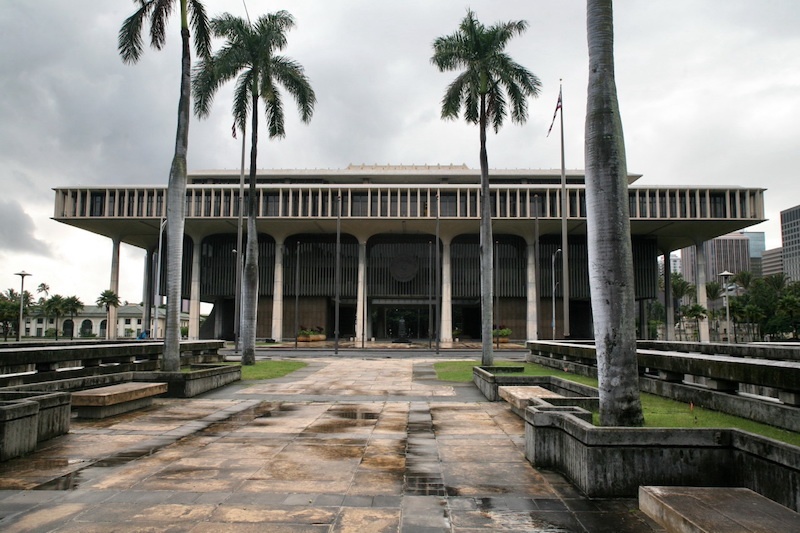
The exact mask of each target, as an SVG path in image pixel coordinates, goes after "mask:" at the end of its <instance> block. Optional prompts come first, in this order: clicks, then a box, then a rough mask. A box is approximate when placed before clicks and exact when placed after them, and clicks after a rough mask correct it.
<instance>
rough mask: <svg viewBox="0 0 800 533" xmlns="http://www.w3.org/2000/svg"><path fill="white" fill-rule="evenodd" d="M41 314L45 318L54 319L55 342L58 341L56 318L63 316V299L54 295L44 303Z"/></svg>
mask: <svg viewBox="0 0 800 533" xmlns="http://www.w3.org/2000/svg"><path fill="white" fill-rule="evenodd" d="M42 312H43V314H44V316H45V318H50V317H54V318H55V319H56V340H58V317H60V316H62V315H63V314H64V297H63V296H61V295H60V294H54V295H53V296H51V297H50V298H48V299H47V300H45V301H44V304H43V305H42Z"/></svg>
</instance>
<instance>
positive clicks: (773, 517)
mask: <svg viewBox="0 0 800 533" xmlns="http://www.w3.org/2000/svg"><path fill="white" fill-rule="evenodd" d="M639 509H641V510H642V511H643V512H644V513H645V514H646V515H648V516H649V517H650V518H652V519H653V520H655V521H656V522H657V523H659V524H660V525H661V526H662V527H664V529H666V530H667V531H668V532H669V533H777V532H784V531H785V532H798V531H800V514H798V513H796V512H794V511H792V510H791V509H788V508H787V507H784V506H782V505H780V504H778V503H775V502H774V501H772V500H770V499H768V498H765V497H764V496H761V495H760V494H758V493H756V492H753V491H752V490H750V489H745V488H741V487H639Z"/></svg>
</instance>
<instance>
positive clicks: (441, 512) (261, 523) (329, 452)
mask: <svg viewBox="0 0 800 533" xmlns="http://www.w3.org/2000/svg"><path fill="white" fill-rule="evenodd" d="M308 362H309V366H308V367H306V368H305V369H302V370H300V371H298V372H295V373H294V374H292V375H290V376H287V377H286V378H282V379H279V380H271V381H260V382H240V383H236V384H234V385H231V386H228V387H226V388H225V389H223V390H218V391H214V392H212V393H210V394H207V395H205V396H203V397H201V398H195V399H188V400H179V399H161V400H157V401H156V404H155V405H154V406H153V407H151V408H148V409H144V410H140V411H137V412H134V413H128V414H125V415H121V416H117V417H114V418H111V419H106V420H101V421H89V420H86V421H84V420H73V425H72V430H71V431H70V433H69V434H68V435H65V436H62V437H58V438H56V439H53V440H51V441H48V442H46V443H43V444H42V446H41V447H40V449H38V450H37V451H36V453H34V454H32V455H30V456H28V457H24V458H20V459H15V460H12V461H8V462H5V463H2V464H0V530H2V531H5V532H16V531H25V532H38V531H63V532H69V531H81V532H84V533H90V532H94V531H98V532H99V531H103V532H106V531H120V532H133V531H136V532H145V531H175V532H183V531H186V532H206V531H234V532H238V531H241V532H251V531H252V532H254V531H260V532H261V531H268V532H277V533H281V532H358V533H362V532H397V531H400V532H404V533H415V532H418V533H428V532H453V531H456V532H478V531H519V532H523V531H525V532H531V531H542V532H553V533H554V532H590V533H594V532H605V531H608V532H651V531H661V530H660V529H659V528H658V526H656V525H655V524H654V523H653V522H652V521H650V520H649V519H648V518H647V517H645V516H644V515H643V514H642V513H640V512H639V511H638V510H637V502H636V501H635V500H589V499H587V498H584V497H583V496H582V495H581V494H580V493H578V492H577V491H576V490H575V489H574V488H573V487H572V486H571V485H570V484H569V483H567V482H566V480H565V479H564V478H562V477H561V476H560V475H558V474H555V473H552V472H543V471H537V470H536V469H534V468H533V467H531V465H530V464H529V463H528V462H527V461H525V459H524V456H523V448H524V446H523V433H524V431H523V424H522V421H521V420H520V419H519V418H518V417H516V416H515V415H514V414H513V413H511V411H510V410H509V409H508V407H506V406H505V405H504V404H503V403H489V402H486V401H485V400H484V399H483V397H482V396H480V394H479V393H478V392H477V390H476V389H475V388H474V387H473V386H472V385H471V384H464V385H460V384H459V385H455V386H452V385H447V384H442V382H438V381H436V380H435V379H434V376H433V370H432V362H431V361H429V360H422V359H410V358H409V359H404V360H396V359H373V360H370V359H355V358H353V359H345V358H338V359H332V358H330V359H324V358H314V359H311V360H309V361H308Z"/></svg>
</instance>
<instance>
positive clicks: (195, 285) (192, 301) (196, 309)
mask: <svg viewBox="0 0 800 533" xmlns="http://www.w3.org/2000/svg"><path fill="white" fill-rule="evenodd" d="M192 243H193V245H194V247H193V251H192V274H191V280H192V284H191V287H190V289H189V340H197V339H199V338H200V246H201V244H202V239H200V238H199V237H194V238H192Z"/></svg>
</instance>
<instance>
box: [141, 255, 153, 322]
mask: <svg viewBox="0 0 800 533" xmlns="http://www.w3.org/2000/svg"><path fill="white" fill-rule="evenodd" d="M154 277H155V275H154V274H153V249H152V248H148V249H147V250H146V252H145V255H144V280H143V281H142V303H144V312H143V313H142V331H144V330H150V320H152V312H153V278H154ZM152 333H153V332H152V330H151V331H150V335H152Z"/></svg>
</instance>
